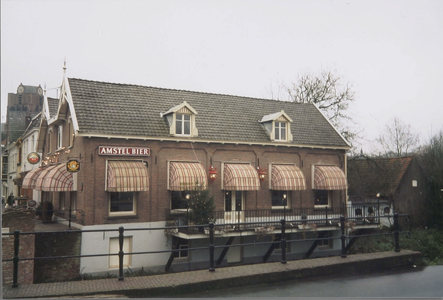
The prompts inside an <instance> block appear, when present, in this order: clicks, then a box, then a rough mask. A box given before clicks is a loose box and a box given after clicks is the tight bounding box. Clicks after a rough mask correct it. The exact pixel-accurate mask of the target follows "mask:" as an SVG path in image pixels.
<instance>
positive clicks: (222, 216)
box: [165, 205, 381, 233]
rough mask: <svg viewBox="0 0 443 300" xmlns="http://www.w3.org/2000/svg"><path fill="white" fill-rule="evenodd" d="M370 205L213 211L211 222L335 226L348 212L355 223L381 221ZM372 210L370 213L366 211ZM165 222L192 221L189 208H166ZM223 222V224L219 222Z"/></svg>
mask: <svg viewBox="0 0 443 300" xmlns="http://www.w3.org/2000/svg"><path fill="white" fill-rule="evenodd" d="M371 207H372V206H356V205H354V206H347V207H346V206H340V207H313V208H286V209H258V210H238V211H214V212H213V220H212V221H213V222H214V224H216V225H217V227H219V229H220V230H222V231H244V230H254V229H255V228H258V227H262V226H263V225H262V224H263V223H268V224H269V226H274V227H276V228H279V227H280V220H282V219H284V220H285V221H286V224H287V225H286V226H287V227H299V225H305V226H308V225H312V224H315V226H337V225H338V223H339V218H340V216H342V215H344V216H347V218H348V220H349V222H352V223H354V224H355V225H365V224H380V217H381V215H380V214H379V211H380V210H379V209H378V208H374V207H372V210H371V209H369V208H371ZM368 211H369V212H371V213H369V212H368ZM165 215H166V219H167V220H169V222H167V226H170V227H175V226H186V225H193V224H191V222H190V218H189V216H190V212H189V211H188V210H179V211H174V210H169V209H167V210H165ZM222 225H223V226H222ZM188 229H189V228H185V227H183V228H181V229H180V230H179V231H180V232H185V233H193V232H195V231H193V230H192V227H191V230H188Z"/></svg>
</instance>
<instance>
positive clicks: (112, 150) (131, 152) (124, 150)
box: [98, 146, 151, 156]
mask: <svg viewBox="0 0 443 300" xmlns="http://www.w3.org/2000/svg"><path fill="white" fill-rule="evenodd" d="M98 154H99V155H127V156H149V155H151V149H150V148H143V147H114V146H99V147H98Z"/></svg>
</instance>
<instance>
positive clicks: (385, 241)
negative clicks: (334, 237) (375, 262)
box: [349, 228, 443, 266]
mask: <svg viewBox="0 0 443 300" xmlns="http://www.w3.org/2000/svg"><path fill="white" fill-rule="evenodd" d="M382 232H384V233H387V232H392V230H391V229H383V230H382ZM400 249H405V250H413V251H419V252H421V253H422V259H421V261H419V262H417V263H418V264H420V265H429V266H430V265H443V231H441V230H438V229H423V228H414V229H412V230H411V236H410V238H408V237H407V236H406V235H405V234H401V235H400ZM383 251H394V236H393V235H384V236H373V237H367V238H365V237H362V238H359V239H358V240H357V241H356V243H355V244H354V246H353V247H352V248H351V249H350V251H349V254H358V253H372V252H383Z"/></svg>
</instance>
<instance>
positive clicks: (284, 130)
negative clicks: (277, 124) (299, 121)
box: [280, 127, 286, 140]
mask: <svg viewBox="0 0 443 300" xmlns="http://www.w3.org/2000/svg"><path fill="white" fill-rule="evenodd" d="M280 140H286V129H285V128H283V127H282V129H281V136H280Z"/></svg>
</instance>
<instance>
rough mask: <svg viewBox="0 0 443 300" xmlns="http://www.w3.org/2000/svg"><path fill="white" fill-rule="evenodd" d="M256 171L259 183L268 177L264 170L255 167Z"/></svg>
mask: <svg viewBox="0 0 443 300" xmlns="http://www.w3.org/2000/svg"><path fill="white" fill-rule="evenodd" d="M257 170H258V178H260V181H263V180H265V178H266V176H267V175H268V172H266V169H263V168H260V167H257Z"/></svg>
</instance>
